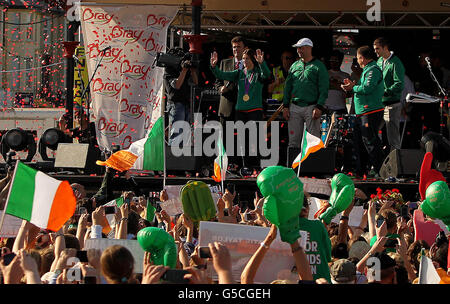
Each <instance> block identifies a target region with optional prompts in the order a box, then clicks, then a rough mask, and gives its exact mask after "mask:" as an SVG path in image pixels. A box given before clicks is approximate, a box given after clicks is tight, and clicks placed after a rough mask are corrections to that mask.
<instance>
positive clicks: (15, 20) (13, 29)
mask: <svg viewBox="0 0 450 304" xmlns="http://www.w3.org/2000/svg"><path fill="white" fill-rule="evenodd" d="M8 22H9V23H10V24H9V30H10V35H11V41H20V25H19V23H20V13H15V12H12V13H11V14H8Z"/></svg>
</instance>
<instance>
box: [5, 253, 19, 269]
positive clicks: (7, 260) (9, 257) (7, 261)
mask: <svg viewBox="0 0 450 304" xmlns="http://www.w3.org/2000/svg"><path fill="white" fill-rule="evenodd" d="M15 256H16V254H15V253H14V252H11V253H8V254H5V255H4V256H3V257H2V259H3V264H4V265H5V266H8V265H9V264H11V262H12V260H13V259H14V257H15Z"/></svg>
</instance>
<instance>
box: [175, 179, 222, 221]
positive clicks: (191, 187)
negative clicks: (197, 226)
mask: <svg viewBox="0 0 450 304" xmlns="http://www.w3.org/2000/svg"><path fill="white" fill-rule="evenodd" d="M180 199H181V203H182V205H183V211H184V213H185V214H187V215H188V216H189V218H190V219H191V220H192V221H193V222H194V223H198V222H200V221H209V220H210V219H212V218H213V217H214V216H216V206H215V204H214V200H213V198H212V195H211V190H210V189H209V187H208V185H207V184H205V183H204V182H200V181H189V182H187V184H186V185H184V186H183V187H182V188H181V190H180Z"/></svg>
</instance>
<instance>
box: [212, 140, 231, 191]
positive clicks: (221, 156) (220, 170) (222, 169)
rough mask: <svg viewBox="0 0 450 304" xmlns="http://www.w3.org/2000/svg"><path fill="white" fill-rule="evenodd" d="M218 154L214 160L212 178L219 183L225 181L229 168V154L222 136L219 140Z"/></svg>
mask: <svg viewBox="0 0 450 304" xmlns="http://www.w3.org/2000/svg"><path fill="white" fill-rule="evenodd" d="M217 150H218V155H217V157H216V159H215V160H214V176H212V179H213V180H214V181H216V182H217V183H220V182H223V181H224V180H225V176H226V173H227V168H228V156H227V153H226V151H225V148H224V146H223V143H222V137H221V136H219V139H218V141H217Z"/></svg>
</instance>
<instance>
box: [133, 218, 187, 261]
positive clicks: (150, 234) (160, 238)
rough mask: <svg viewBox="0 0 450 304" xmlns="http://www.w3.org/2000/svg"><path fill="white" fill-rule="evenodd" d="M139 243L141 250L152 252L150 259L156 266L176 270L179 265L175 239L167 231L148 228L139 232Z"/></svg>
mask: <svg viewBox="0 0 450 304" xmlns="http://www.w3.org/2000/svg"><path fill="white" fill-rule="evenodd" d="M137 241H138V243H139V245H140V246H141V248H142V249H143V250H144V251H146V252H150V259H151V261H152V262H153V264H155V265H164V266H169V267H170V268H175V267H176V265H177V258H178V253H177V246H176V245H175V240H174V239H173V237H172V236H171V235H170V234H169V233H167V232H166V231H165V230H163V229H161V228H157V227H146V228H144V229H141V230H139V232H138V234H137Z"/></svg>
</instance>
